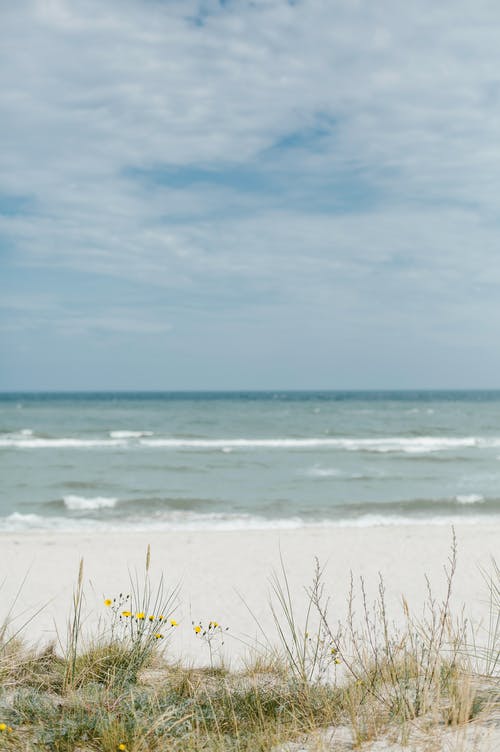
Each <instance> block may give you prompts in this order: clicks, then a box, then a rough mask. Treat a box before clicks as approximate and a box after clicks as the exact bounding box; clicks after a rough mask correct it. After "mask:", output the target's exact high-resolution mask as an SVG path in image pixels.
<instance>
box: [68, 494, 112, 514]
mask: <svg viewBox="0 0 500 752" xmlns="http://www.w3.org/2000/svg"><path fill="white" fill-rule="evenodd" d="M63 501H64V506H65V507H66V508H67V509H71V510H72V511H74V512H82V511H90V510H92V511H93V510H96V509H111V508H112V507H114V506H116V502H117V501H118V499H114V498H110V497H108V496H94V497H93V498H86V497H85V496H75V495H73V494H70V495H68V496H64V497H63Z"/></svg>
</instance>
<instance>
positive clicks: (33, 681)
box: [0, 542, 500, 752]
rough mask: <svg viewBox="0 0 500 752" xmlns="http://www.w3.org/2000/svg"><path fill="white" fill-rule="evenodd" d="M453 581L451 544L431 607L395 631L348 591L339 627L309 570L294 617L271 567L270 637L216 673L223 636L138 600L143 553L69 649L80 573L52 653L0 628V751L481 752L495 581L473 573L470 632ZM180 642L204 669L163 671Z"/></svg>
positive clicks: (494, 699)
mask: <svg viewBox="0 0 500 752" xmlns="http://www.w3.org/2000/svg"><path fill="white" fill-rule="evenodd" d="M455 569H456V545H455V542H453V545H452V549H451V552H450V557H449V561H448V564H447V569H446V588H445V594H444V596H443V597H442V598H440V599H437V598H436V597H435V596H434V594H433V591H432V587H431V584H430V583H428V596H427V600H426V603H425V604H422V608H421V610H420V611H419V612H418V614H416V613H415V612H413V611H412V610H411V609H410V607H409V605H408V604H407V602H406V601H405V600H404V599H403V601H402V607H401V614H400V615H399V616H398V618H395V615H394V614H389V613H388V607H387V604H386V598H385V584H384V581H383V580H382V579H380V582H379V588H378V593H377V596H376V598H375V600H374V601H373V602H370V601H369V598H368V595H367V593H366V589H365V584H364V582H363V580H359V581H356V580H355V578H354V577H353V578H352V581H351V585H350V589H349V595H348V602H347V604H346V616H345V618H343V619H341V620H339V619H338V618H337V619H335V620H333V619H332V618H331V617H330V614H329V598H328V594H327V593H326V592H325V587H324V583H323V572H322V568H321V566H320V564H319V562H316V565H315V569H314V573H313V578H312V582H311V584H310V586H308V587H307V588H306V591H307V595H308V598H307V607H306V609H305V612H302V613H301V612H297V608H296V606H295V603H294V598H293V594H292V591H291V588H290V585H289V582H288V577H287V570H286V564H285V562H284V561H283V560H282V561H281V567H280V569H279V570H278V571H277V572H275V573H273V574H272V575H271V578H270V583H271V597H270V604H269V605H270V609H271V611H272V614H273V619H274V624H275V634H273V635H271V634H263V635H262V640H261V641H260V643H259V647H254V649H253V652H252V655H251V657H250V658H249V659H248V661H247V662H246V664H245V665H242V666H240V667H239V668H238V669H233V670H230V669H229V668H228V667H227V666H225V665H224V662H223V661H222V657H221V654H220V653H219V651H218V646H219V645H220V644H221V642H222V641H223V640H224V633H225V628H224V627H222V626H221V625H219V624H218V623H217V622H213V621H209V622H206V623H201V622H199V623H198V622H197V623H190V624H188V625H182V624H181V625H179V624H178V623H177V621H176V619H175V607H176V605H177V603H178V601H179V598H180V596H181V594H180V591H179V588H178V587H177V586H175V585H173V586H172V587H171V588H170V589H169V588H167V587H166V586H165V583H164V581H163V580H161V581H160V584H159V585H158V586H156V587H155V588H153V587H152V586H151V583H150V552H149V550H148V552H147V555H146V564H145V569H144V573H143V575H141V576H137V575H133V576H132V577H131V587H130V592H129V593H119V594H117V595H116V596H112V597H109V598H105V599H104V601H103V604H102V607H103V612H104V613H105V614H106V616H107V617H108V618H107V620H105V622H104V624H105V626H104V627H103V626H102V624H101V626H99V627H96V633H95V634H94V635H93V636H92V638H91V639H90V640H89V639H88V638H85V639H84V637H83V630H82V603H83V600H84V597H85V594H84V588H83V582H84V564H83V562H82V563H81V565H80V569H79V572H78V577H77V584H76V586H75V590H74V596H73V603H72V604H71V611H70V617H69V619H68V635H67V638H66V641H65V643H64V645H62V646H57V645H56V644H54V645H49V646H44V647H29V646H28V645H27V644H26V643H25V642H24V641H23V634H22V632H21V633H19V632H16V633H12V630H10V629H9V625H8V624H5V625H4V627H3V628H2V630H1V632H0V636H1V642H0V749H5V750H54V751H55V752H69V751H70V750H77V751H80V752H84V751H85V750H88V751H90V750H102V751H103V752H114V751H115V750H120V751H121V752H125V751H126V750H128V752H142V751H144V752H145V751H146V750H158V751H160V750H165V751H166V750H175V751H177V750H178V751H179V752H180V751H181V750H182V751H183V752H184V751H185V752H195V751H196V752H198V751H200V752H201V750H214V751H217V752H218V751H219V750H220V751H221V752H222V750H229V751H232V750H234V751H236V750H241V751H242V752H250V751H252V752H259V751H260V750H262V751H264V750H276V751H278V750H283V751H284V750H310V751H311V752H312V751H313V750H321V749H322V750H334V749H335V750H348V749H359V748H362V749H367V750H369V749H371V748H372V747H371V745H377V744H378V745H379V746H378V747H375V746H374V747H373V749H379V750H380V749H383V748H386V747H387V748H389V746H390V745H393V746H392V747H391V749H394V750H395V749H399V748H400V747H402V748H404V747H406V748H408V749H414V750H422V752H423V751H424V750H429V752H430V751H431V750H438V749H445V748H447V749H448V748H449V749H453V747H452V746H449V745H448V747H445V746H443V745H444V741H443V739H445V738H448V736H449V734H450V733H453V734H455V736H454V737H453V739H458V737H457V736H456V734H457V733H458V734H461V736H460V740H461V741H457V745H458V744H461V745H462V747H461V748H462V749H463V750H467V749H471V750H478V752H483V750H489V747H487V746H484V745H483V742H484V740H486V742H485V743H489V741H488V739H490V738H491V734H492V733H493V734H494V735H495V734H496V736H494V739H496V740H497V741H498V739H499V738H500V737H499V736H498V732H499V723H500V721H499V717H498V713H499V700H500V687H499V674H498V668H499V662H498V651H499V636H500V631H499V629H498V623H499V609H500V602H499V598H498V593H499V587H500V577H499V569H498V566H497V564H496V562H494V561H492V566H491V569H490V570H489V571H487V572H483V577H484V579H485V581H486V584H487V588H486V590H487V592H488V593H489V598H490V619H489V623H488V625H487V629H486V633H482V632H481V631H480V629H479V628H474V627H473V626H472V625H470V624H468V623H467V621H466V620H465V619H464V618H463V616H462V615H461V614H458V616H457V615H456V614H453V613H452V610H451V594H452V590H453V581H454V577H455ZM481 581H482V580H481V574H480V573H479V572H478V582H479V583H480V582H481ZM478 586H479V585H478ZM183 628H185V629H189V630H192V632H193V633H194V634H195V635H196V637H197V639H199V640H200V642H202V644H203V645H204V647H205V648H206V650H207V656H208V661H207V664H208V665H206V666H205V667H193V666H189V665H185V664H183V662H182V661H181V660H178V659H176V660H174V659H173V658H171V657H170V652H169V635H170V634H172V633H173V631H174V630H177V629H183ZM471 729H472V730H473V731H474V732H477V733H474V734H473V735H472V736H471V734H470V733H469V731H470V730H471ZM447 735H448V736H447ZM493 744H495V742H493ZM380 745H382V746H380ZM384 745H385V746H384ZM395 745H396V746H395ZM481 745H483V746H481ZM456 749H459V746H456ZM494 749H495V747H494V746H492V747H491V751H492V752H493V751H494Z"/></svg>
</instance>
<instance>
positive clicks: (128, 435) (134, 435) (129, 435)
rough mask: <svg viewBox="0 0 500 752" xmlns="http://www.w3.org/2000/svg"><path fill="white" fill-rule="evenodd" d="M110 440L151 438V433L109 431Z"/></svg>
mask: <svg viewBox="0 0 500 752" xmlns="http://www.w3.org/2000/svg"><path fill="white" fill-rule="evenodd" d="M109 435H110V436H111V438H112V439H140V438H141V437H143V436H153V431H110V432H109Z"/></svg>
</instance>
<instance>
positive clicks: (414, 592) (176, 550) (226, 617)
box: [0, 524, 500, 663]
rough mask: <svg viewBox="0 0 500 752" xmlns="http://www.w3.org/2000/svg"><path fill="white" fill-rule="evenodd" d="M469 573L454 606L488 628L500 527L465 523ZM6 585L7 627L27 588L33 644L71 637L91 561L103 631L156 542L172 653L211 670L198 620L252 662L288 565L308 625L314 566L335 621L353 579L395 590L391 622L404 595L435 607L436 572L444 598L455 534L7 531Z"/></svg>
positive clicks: (89, 590)
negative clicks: (168, 601) (274, 583)
mask: <svg viewBox="0 0 500 752" xmlns="http://www.w3.org/2000/svg"><path fill="white" fill-rule="evenodd" d="M456 538H457V546H458V564H457V572H456V577H455V582H454V596H453V603H454V607H455V609H456V610H457V611H458V610H459V609H461V608H462V607H464V609H465V615H466V616H468V617H469V618H471V619H472V620H473V621H474V622H479V621H480V620H481V619H484V618H485V617H486V615H487V610H488V603H487V600H488V598H487V588H486V586H485V584H484V582H483V579H482V576H481V572H480V568H481V567H483V568H484V567H486V568H487V567H488V564H489V562H490V559H491V556H495V555H496V556H497V558H498V553H499V541H500V528H499V527H498V526H485V525H478V524H476V525H461V526H458V527H457V528H456ZM0 541H1V543H0V545H1V550H2V559H1V565H0V577H1V580H3V585H2V597H1V602H0V619H3V618H5V617H6V616H7V614H8V611H9V609H10V607H11V605H12V603H13V601H14V598H15V595H16V591H17V590H18V588H19V587H20V585H21V583H22V581H23V579H24V578H25V581H24V584H23V585H22V589H21V593H20V596H19V598H18V600H17V603H16V604H15V607H14V609H13V613H14V616H15V617H17V618H16V619H15V620H14V622H13V624H14V625H20V624H21V623H22V622H23V621H25V620H26V619H27V618H29V616H30V615H31V614H33V613H34V612H35V611H37V610H38V609H41V610H40V612H39V613H38V614H37V615H36V616H35V617H34V618H33V620H32V621H30V623H29V625H28V627H27V628H26V629H25V630H24V636H25V637H26V638H27V639H28V640H29V641H30V642H31V641H33V642H37V643H38V642H40V640H42V641H44V642H50V641H53V640H54V639H55V638H56V636H57V633H58V632H59V634H60V635H61V636H62V635H64V632H65V628H66V621H67V618H68V615H69V612H70V608H71V597H72V591H73V587H74V585H75V582H76V578H77V572H78V566H79V561H80V558H83V559H84V580H85V593H86V605H85V620H86V621H85V623H86V628H87V632H88V633H95V631H96V630H97V628H98V623H99V619H104V620H106V618H108V617H109V612H107V610H106V608H105V607H104V605H103V599H104V598H113V597H115V596H118V594H119V593H120V592H124V593H126V592H128V591H129V589H130V586H129V582H130V580H129V571H130V572H131V573H133V572H135V571H137V572H139V573H141V572H143V569H144V560H145V553H146V549H147V546H148V544H150V545H151V552H152V557H151V574H152V580H153V582H155V581H157V579H158V577H159V575H160V573H163V575H164V577H165V581H166V584H167V588H169V587H173V586H175V585H176V584H180V596H179V605H178V608H177V609H176V612H175V618H176V620H177V621H178V622H179V627H178V628H176V629H175V630H172V631H175V634H173V635H172V639H171V642H170V649H171V651H172V653H173V654H174V655H178V656H180V655H181V654H182V656H183V659H184V660H190V661H193V662H194V663H203V662H204V661H205V660H206V655H205V654H204V650H203V647H204V646H203V645H200V642H199V640H198V641H197V639H196V637H195V636H194V634H193V631H192V626H191V622H192V621H199V620H202V621H204V622H208V621H209V620H217V621H218V622H220V623H221V624H222V625H224V626H227V627H229V631H228V633H227V639H226V641H225V646H224V650H225V651H226V653H225V654H226V657H229V658H231V659H234V660H237V659H238V658H239V657H241V656H243V655H245V653H246V652H247V647H248V645H251V644H252V643H253V641H254V640H255V638H256V636H258V634H259V630H258V628H257V626H256V624H255V622H254V621H253V619H252V617H251V616H250V615H249V613H248V610H247V607H246V605H245V603H246V604H247V606H248V608H249V609H251V611H252V613H253V615H254V617H255V619H257V620H258V622H259V624H260V625H261V626H262V628H263V630H264V631H265V632H266V634H268V635H271V636H272V635H273V633H274V627H273V621H272V616H271V613H270V609H269V603H268V600H269V598H268V593H269V576H270V575H271V573H272V571H273V569H274V570H276V569H278V568H279V566H280V551H281V555H282V557H283V560H284V562H285V565H286V571H287V574H288V578H289V582H290V585H291V589H292V593H293V597H294V599H295V600H296V603H297V614H298V616H299V620H300V618H301V617H302V612H303V610H304V605H305V602H306V596H305V592H304V586H307V585H308V584H309V583H310V581H311V577H312V573H313V568H314V559H315V557H318V559H319V561H320V562H321V564H322V565H324V566H325V584H326V590H327V592H328V594H329V595H330V597H331V605H330V615H331V619H332V621H333V622H334V623H336V622H337V620H338V619H342V618H343V617H344V615H345V610H346V596H347V593H348V589H349V581H350V573H351V572H352V573H353V575H354V577H356V578H357V577H360V576H361V577H363V578H364V579H365V581H366V587H367V592H368V596H369V598H371V599H374V598H375V596H376V591H377V584H378V577H379V573H380V574H381V575H382V576H383V578H384V580H385V584H386V587H387V600H388V604H389V609H390V613H391V616H392V615H394V617H397V615H398V614H399V613H400V612H401V608H400V602H401V595H402V594H403V593H404V595H405V597H406V598H407V599H408V601H409V603H410V605H411V606H413V607H414V608H415V609H417V610H419V609H420V608H421V605H422V603H423V601H424V599H425V595H426V583H425V575H428V577H429V579H430V581H431V583H432V586H433V589H434V591H435V593H436V596H440V595H442V594H443V592H444V588H445V584H446V577H445V574H444V569H443V567H444V565H445V564H446V562H447V558H448V556H449V554H450V547H451V542H452V530H451V528H450V527H448V526H439V525H433V526H432V525H431V526H423V525H412V526H405V527H399V526H386V527H372V528H354V527H345V528H341V527H330V528H303V529H296V530H284V531H283V530H281V531H277V530H261V531H259V530H252V531H247V532H245V531H238V532H236V531H227V532H210V531H196V532H165V533H154V534H149V533H147V534H146V533H118V532H116V533H109V534H104V533H89V534H82V533H78V534H76V533H75V534H68V533H65V534H55V533H22V534H17V533H16V534H15V533H8V534H2V536H1V537H0Z"/></svg>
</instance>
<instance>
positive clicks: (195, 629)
mask: <svg viewBox="0 0 500 752" xmlns="http://www.w3.org/2000/svg"><path fill="white" fill-rule="evenodd" d="M193 629H194V631H195V634H200V632H201V627H200V625H199V624H197V625H196V627H193Z"/></svg>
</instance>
